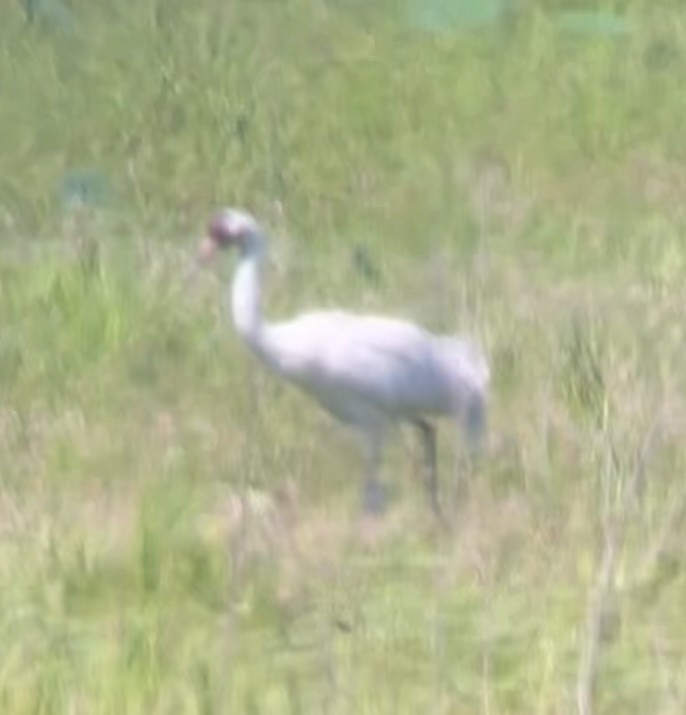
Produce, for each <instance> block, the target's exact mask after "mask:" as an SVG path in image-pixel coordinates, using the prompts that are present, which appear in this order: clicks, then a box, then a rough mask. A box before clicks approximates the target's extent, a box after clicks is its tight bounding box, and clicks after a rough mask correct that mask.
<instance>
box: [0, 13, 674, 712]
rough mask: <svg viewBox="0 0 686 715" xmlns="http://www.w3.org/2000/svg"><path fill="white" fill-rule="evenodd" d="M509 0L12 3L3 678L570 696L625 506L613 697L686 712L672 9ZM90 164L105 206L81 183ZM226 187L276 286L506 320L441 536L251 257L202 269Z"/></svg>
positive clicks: (399, 706)
mask: <svg viewBox="0 0 686 715" xmlns="http://www.w3.org/2000/svg"><path fill="white" fill-rule="evenodd" d="M519 5H520V11H519V13H518V15H517V17H516V21H513V22H511V23H509V24H507V25H506V26H503V27H501V28H498V29H493V30H490V29H485V30H475V31H472V32H469V33H459V32H458V33H454V34H450V33H448V34H446V35H441V36H436V37H434V36H430V35H427V34H424V33H422V32H419V31H414V30H412V29H411V28H409V27H408V26H407V24H406V23H405V22H404V18H405V11H404V5H403V3H399V2H398V3H395V2H390V1H389V2H386V3H373V4H371V3H335V2H323V1H320V2H316V1H315V0H307V1H306V0H291V1H289V2H287V3H274V2H270V3H268V2H262V3H257V2H255V3H248V2H236V3H229V4H227V3H219V2H215V1H214V0H203V2H201V3H199V4H197V5H195V6H192V7H191V5H189V4H183V3H180V2H177V3H171V2H167V3H164V4H161V3H155V2H153V1H152V0H142V1H139V2H135V3H134V2H120V3H118V4H116V6H115V5H113V4H111V3H109V4H108V3H104V2H90V3H85V2H77V1H76V0H74V2H72V3H71V4H70V7H71V9H72V11H73V17H74V22H75V24H74V30H73V34H64V33H62V32H61V31H59V30H57V29H52V30H51V29H50V27H49V23H48V22H47V21H41V20H40V18H39V19H38V20H37V21H36V22H34V23H27V21H26V17H25V15H24V12H23V9H22V5H21V4H20V3H14V4H9V5H8V7H7V8H6V10H5V11H4V14H3V23H2V27H1V28H0V53H2V57H1V58H0V232H1V233H0V235H2V246H1V247H0V316H2V327H1V328H0V388H1V389H0V529H2V539H1V540H0V579H1V580H0V584H2V587H1V588H0V633H2V643H3V649H2V654H1V655H0V703H1V706H0V707H1V709H2V712H6V713H89V714H90V713H117V714H119V713H146V714H147V713H186V712H188V713H213V712H236V713H247V714H251V713H289V712H292V713H300V712H302V713H308V712H333V713H360V714H361V713H391V712H393V713H416V712H418V711H422V710H424V711H427V712H431V713H446V714H448V713H450V714H451V715H452V714H453V713H470V714H471V713H479V712H480V713H485V714H486V713H568V712H570V711H574V710H575V709H576V708H577V695H576V688H577V674H578V671H579V663H580V659H581V654H582V653H583V652H584V648H585V646H587V645H588V642H589V637H588V636H587V630H586V623H587V619H588V603H589V599H590V597H591V595H592V594H593V592H594V584H595V583H596V580H597V576H598V572H599V569H600V564H601V561H602V558H603V543H604V537H605V536H607V534H608V533H609V532H610V530H611V529H610V527H611V526H612V525H613V524H614V523H615V520H617V519H622V518H625V519H626V527H625V528H624V530H623V532H622V534H621V536H622V538H621V539H618V540H617V544H616V546H617V554H616V559H615V562H614V565H613V569H612V579H611V581H612V585H613V589H612V592H611V593H610V594H609V595H608V596H606V598H605V601H604V603H603V604H602V605H603V611H604V614H603V618H602V619H601V625H602V633H601V637H600V638H599V642H598V645H599V658H598V663H597V666H596V668H595V676H596V679H595V680H596V682H595V689H594V691H593V698H592V702H593V705H594V711H595V712H598V713H617V712H622V713H644V712H647V711H652V712H656V713H665V714H666V713H680V712H683V709H684V704H685V703H686V688H685V687H684V682H686V680H685V678H684V674H685V671H686V646H684V643H686V631H685V629H684V620H683V603H684V598H685V597H686V570H685V569H684V568H682V567H683V563H682V562H683V555H682V551H683V550H682V548H681V543H682V542H683V538H684V529H685V528H686V525H685V523H684V513H683V512H684V501H685V497H684V487H683V485H682V482H683V471H684V466H685V462H686V451H684V446H683V440H682V439H681V435H682V434H683V428H684V426H685V425H686V405H685V404H684V399H683V394H684V388H685V387H686V384H685V378H686V372H685V370H684V359H683V355H684V337H685V334H684V327H683V320H682V315H681V307H682V305H683V302H684V298H685V297H686V296H684V291H683V287H682V276H683V272H684V264H685V262H686V249H685V247H684V240H683V237H682V236H683V234H684V229H686V216H685V214H684V211H683V195H684V191H685V188H686V173H684V170H683V169H682V164H683V159H684V147H685V145H684V143H683V139H682V134H683V128H682V117H683V101H684V100H683V91H682V84H683V82H682V77H681V70H680V68H681V66H682V65H683V63H682V62H681V59H683V55H684V53H685V52H686V15H685V14H684V11H683V9H682V8H681V7H680V4H679V3H676V2H673V3H662V4H661V7H660V8H659V9H655V8H654V7H653V6H652V5H651V4H648V3H642V2H637V1H635V2H628V3H627V4H626V12H627V13H628V15H629V17H630V19H631V20H632V23H633V26H634V28H635V32H634V33H633V34H632V35H630V36H628V37H621V38H615V39H612V40H608V41H599V40H597V39H593V40H591V39H588V40H586V39H583V38H581V37H574V36H571V35H566V34H564V33H563V32H562V31H561V30H559V29H558V28H556V26H555V24H554V22H553V19H552V18H553V11H554V9H555V7H558V6H561V3H547V4H540V5H536V4H535V3H533V2H522V3H520V4H519ZM565 7H566V6H565ZM89 166H95V167H97V168H98V169H99V170H100V171H102V172H104V174H105V175H106V177H107V178H108V180H109V182H110V184H111V186H112V192H111V195H110V196H109V201H107V202H106V203H105V204H104V205H103V206H100V207H85V208H82V209H68V208H65V207H64V206H62V204H61V202H60V182H61V181H62V177H63V176H64V175H65V173H67V172H68V171H70V170H71V169H74V168H75V167H89ZM217 204H236V205H247V206H248V207H250V208H252V209H253V210H254V211H256V212H257V213H258V214H259V215H260V216H261V217H263V218H264V220H265V222H267V224H268V225H269V226H270V228H271V229H272V232H273V234H274V241H273V254H272V258H273V260H272V262H271V265H270V269H269V275H268V279H269V286H268V312H269V313H270V315H273V316H275V317H281V316H287V315H290V314H292V313H293V312H295V311H297V310H299V309H301V308H304V307H307V306H312V305H343V306H348V307H351V308H356V309H360V310H378V311H383V312H386V313H396V314H400V315H405V316H408V317H410V318H413V319H416V320H419V321H421V322H422V323H424V324H426V325H427V326H428V327H430V328H432V329H436V330H446V331H453V330H458V329H459V330H469V331H472V332H476V333H477V334H478V335H479V336H480V337H481V338H482V340H483V342H484V344H485V345H486V347H487V349H488V353H489V356H490V359H491V363H492V368H493V378H494V385H493V397H492V414H491V416H490V429H489V444H488V448H487V454H486V456H485V458H484V460H483V462H482V463H481V465H480V466H479V468H478V471H477V473H475V474H473V475H472V476H471V477H470V479H469V480H466V479H464V478H463V479H462V481H461V485H462V490H461V491H460V494H459V495H458V496H456V494H455V485H454V480H453V479H452V478H451V477H452V475H453V474H454V470H455V468H456V467H455V466H454V465H455V459H456V456H458V457H459V444H458V445H453V440H452V437H453V434H452V432H451V430H450V428H449V426H446V427H444V428H443V429H442V430H441V433H440V448H441V454H440V461H441V470H442V477H443V478H442V484H441V488H442V498H443V500H444V503H445V504H446V508H447V510H448V511H449V512H450V515H451V520H452V522H453V529H452V530H451V532H450V533H449V534H444V533H441V532H439V531H437V530H436V529H435V526H434V525H433V523H432V521H431V519H430V516H429V513H428V510H427V508H426V506H425V504H424V499H423V494H422V492H421V486H420V485H419V483H418V479H417V475H418V455H417V454H416V452H417V449H416V447H417V445H414V443H412V442H411V441H410V440H409V439H399V440H395V442H394V444H392V445H390V446H389V452H388V454H387V460H386V479H387V481H388V483H390V484H392V485H393V488H394V490H395V491H394V501H393V507H392V509H391V512H390V513H389V514H388V515H387V516H386V517H384V519H383V520H382V521H381V522H380V523H378V524H376V525H369V524H365V523H362V522H361V520H360V517H359V515H358V512H357V501H356V500H357V488H358V472H359V469H360V464H359V460H358V456H357V453H356V450H355V448H354V445H353V444H352V443H351V442H349V441H348V440H347V438H346V437H345V435H344V434H343V433H342V432H341V431H340V430H339V429H338V428H337V427H336V426H332V425H331V423H330V422H329V420H328V419H327V418H326V417H325V416H323V415H321V414H320V413H319V412H318V411H317V410H316V409H315V408H314V406H312V405H311V404H309V403H307V402H306V401H305V400H303V399H302V398H301V397H300V396H299V395H297V394H295V393H294V392H292V391H291V390H289V389H287V388H286V387H284V386H283V385H281V384H280V383H279V382H277V381H276V380H275V379H273V378H272V377H270V376H269V375H267V374H265V373H264V372H263V371H262V370H261V369H260V368H259V367H258V366H257V365H255V364H253V362H252V361H251V360H250V359H249V356H248V355H247V353H246V352H245V351H244V349H243V347H242V346H241V345H240V343H239V342H238V340H237V338H236V337H235V336H234V334H233V332H232V330H231V327H230V325H228V324H227V317H226V314H225V312H224V310H223V307H222V305H221V291H222V290H223V287H222V284H223V282H224V281H225V280H226V279H228V277H229V269H230V267H229V266H228V265H227V266H225V270H222V271H221V272H220V273H219V274H214V273H210V272H208V273H203V274H197V275H193V276H191V277H189V276H188V274H187V267H188V259H189V256H190V255H192V251H193V250H194V247H195V239H196V238H197V236H198V235H199V233H200V232H201V231H202V225H203V222H204V220H205V218H206V214H207V211H208V210H209V209H210V208H211V207H213V206H215V205H217ZM361 266H362V268H361ZM365 266H366V269H364V270H363V268H365ZM656 420H657V422H656ZM654 424H657V428H656V429H655V431H654V437H653V439H651V440H647V435H648V434H649V433H650V432H651V425H654ZM637 470H639V471H637ZM641 470H643V471H644V472H645V474H644V477H643V479H642V480H638V481H639V485H641V484H642V485H643V491H642V496H641V498H640V499H636V498H634V497H635V495H634V494H633V491H632V485H633V484H634V482H635V481H636V480H635V476H636V475H637V474H638V475H639V476H640V473H641Z"/></svg>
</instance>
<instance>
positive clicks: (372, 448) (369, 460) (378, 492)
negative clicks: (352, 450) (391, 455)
mask: <svg viewBox="0 0 686 715" xmlns="http://www.w3.org/2000/svg"><path fill="white" fill-rule="evenodd" d="M364 437H365V457H366V475H365V483H364V492H363V495H362V505H363V509H364V511H365V512H367V513H368V514H381V513H382V512H383V511H384V509H385V507H386V501H387V499H386V492H385V490H384V488H383V485H382V484H381V482H380V480H379V469H380V467H381V454H382V451H383V441H384V434H383V431H382V430H374V431H373V432H368V433H367V434H365V435H364Z"/></svg>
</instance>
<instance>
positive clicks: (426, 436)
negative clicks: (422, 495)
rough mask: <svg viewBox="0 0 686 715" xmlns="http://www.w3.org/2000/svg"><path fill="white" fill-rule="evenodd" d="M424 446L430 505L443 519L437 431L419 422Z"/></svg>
mask: <svg viewBox="0 0 686 715" xmlns="http://www.w3.org/2000/svg"><path fill="white" fill-rule="evenodd" d="M415 425H416V426H417V428H418V429H419V433H420V434H421V437H422V443H423V445H424V479H425V483H426V490H427V495H428V497H429V503H430V504H431V509H432V510H433V512H434V514H435V515H436V516H438V517H441V516H442V514H441V507H440V505H439V503H438V472H437V470H436V429H435V427H434V426H433V425H432V424H430V423H429V422H427V421H426V420H417V421H416V422H415Z"/></svg>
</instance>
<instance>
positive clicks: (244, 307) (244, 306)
mask: <svg viewBox="0 0 686 715" xmlns="http://www.w3.org/2000/svg"><path fill="white" fill-rule="evenodd" d="M263 256H264V250H263V246H262V244H261V242H260V244H259V245H256V246H255V247H251V249H250V250H249V251H246V252H245V253H244V254H243V255H241V258H240V262H239V264H238V266H237V267H236V271H235V273H234V277H233V283H232V285H231V312H232V315H233V322H234V325H235V326H236V330H237V331H238V334H239V335H240V336H241V337H242V338H243V340H245V342H246V343H247V344H248V345H249V346H250V347H251V348H253V349H255V350H256V351H258V352H261V348H262V346H263V342H264V327H263V323H262V296H261V293H262V291H261V268H262V260H263Z"/></svg>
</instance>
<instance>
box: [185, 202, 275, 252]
mask: <svg viewBox="0 0 686 715" xmlns="http://www.w3.org/2000/svg"><path fill="white" fill-rule="evenodd" d="M261 243H262V240H261V233H260V227H259V225H258V223H257V221H255V219H254V218H253V217H252V216H251V215H250V214H249V213H246V212H245V211H240V210H239V209H221V210H220V211H217V212H216V213H214V214H213V215H212V216H211V217H210V220H209V221H208V223H207V231H206V235H205V238H204V239H203V240H202V242H201V244H200V250H199V252H198V258H199V260H200V261H201V262H203V263H206V262H207V261H209V260H210V259H211V258H212V257H213V256H214V255H215V254H216V252H217V249H220V248H227V247H230V246H235V247H236V248H238V250H239V251H241V253H246V252H249V251H252V250H256V249H258V248H259V247H260V246H261Z"/></svg>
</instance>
